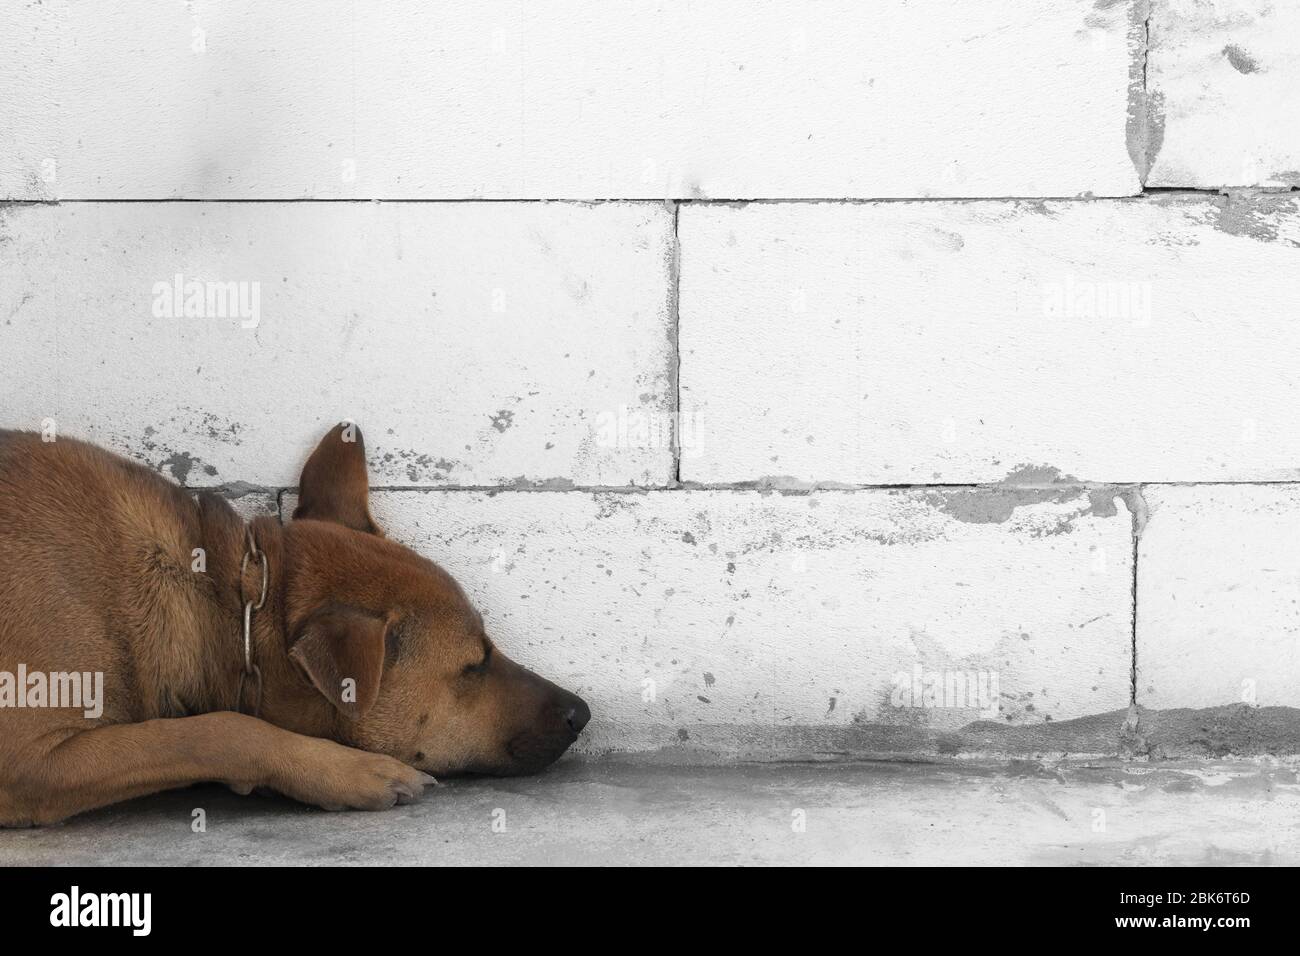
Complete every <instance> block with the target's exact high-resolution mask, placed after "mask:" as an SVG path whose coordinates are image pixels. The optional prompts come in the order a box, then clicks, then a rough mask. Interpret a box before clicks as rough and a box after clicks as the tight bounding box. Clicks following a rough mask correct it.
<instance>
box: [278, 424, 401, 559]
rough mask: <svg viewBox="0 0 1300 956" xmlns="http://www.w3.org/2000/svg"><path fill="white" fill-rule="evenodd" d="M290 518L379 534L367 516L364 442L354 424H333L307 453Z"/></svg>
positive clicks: (367, 493) (367, 488) (377, 528)
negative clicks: (312, 449) (313, 520)
mask: <svg viewBox="0 0 1300 956" xmlns="http://www.w3.org/2000/svg"><path fill="white" fill-rule="evenodd" d="M293 516H294V517H295V518H315V519H317V520H318V521H334V522H337V523H338V524H341V525H346V526H347V527H349V528H352V529H354V530H356V531H364V532H366V533H367V534H381V532H380V530H379V527H378V525H376V524H375V521H374V519H373V518H371V517H370V480H369V479H368V478H367V477H366V443H365V440H364V439H363V438H362V437H361V429H360V428H358V427H357V426H356V425H353V424H352V423H351V422H344V423H343V424H341V425H335V426H334V427H333V428H332V429H330V432H329V434H328V435H326V436H325V437H324V438H322V439H321V442H320V444H319V445H317V446H316V450H315V451H314V452H312V453H311V457H310V458H308V459H307V464H306V465H305V466H304V467H303V469H302V477H301V478H300V479H299V480H298V507H297V508H295V509H294V511H293Z"/></svg>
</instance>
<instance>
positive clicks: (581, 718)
mask: <svg viewBox="0 0 1300 956" xmlns="http://www.w3.org/2000/svg"><path fill="white" fill-rule="evenodd" d="M589 720H591V708H590V707H588V706H587V702H586V701H585V700H583V699H582V698H581V697H577V696H574V697H573V700H572V701H571V702H570V703H569V707H568V708H567V709H566V710H565V712H564V722H565V723H566V724H568V725H569V729H570V730H572V731H573V732H574V733H575V734H580V733H582V728H583V727H586V726H587V721H589Z"/></svg>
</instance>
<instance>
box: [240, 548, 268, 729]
mask: <svg viewBox="0 0 1300 956" xmlns="http://www.w3.org/2000/svg"><path fill="white" fill-rule="evenodd" d="M244 539H245V548H244V559H243V560H242V561H241V562H240V564H239V596H240V597H241V598H243V597H244V581H245V575H246V573H247V571H248V565H249V562H250V561H255V562H257V563H258V564H259V565H261V568H262V593H261V594H260V595H259V596H258V598H257V600H256V601H254V600H251V599H248V598H244V666H243V669H242V670H241V671H240V672H239V686H238V687H237V688H236V690H235V710H236V711H238V712H239V713H243V712H244V684H245V683H252V684H253V685H254V689H253V707H252V710H251V711H249V712H250V713H251V714H252V715H253V716H254V717H256V716H257V715H258V712H259V711H261V709H262V670H261V668H259V667H258V666H257V665H256V664H254V663H253V612H254V611H260V610H261V609H262V606H263V605H264V604H266V592H267V588H268V586H269V584H270V582H271V569H270V566H269V564H268V563H267V560H266V552H264V551H263V550H262V549H261V548H259V547H258V546H257V539H256V538H254V537H253V528H252V526H251V525H245V526H244Z"/></svg>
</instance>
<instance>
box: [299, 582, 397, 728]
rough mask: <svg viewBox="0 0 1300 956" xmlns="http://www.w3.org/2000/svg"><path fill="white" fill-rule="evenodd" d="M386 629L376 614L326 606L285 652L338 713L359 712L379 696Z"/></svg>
mask: <svg viewBox="0 0 1300 956" xmlns="http://www.w3.org/2000/svg"><path fill="white" fill-rule="evenodd" d="M387 632H388V621H387V620H386V619H385V618H382V617H380V616H379V615H377V614H371V613H370V612H369V611H363V610H361V609H360V608H355V607H349V606H343V605H329V606H327V607H323V608H321V609H320V610H318V611H316V612H315V613H314V614H312V615H311V616H310V617H308V618H307V620H306V621H304V622H303V625H302V627H301V628H299V629H298V634H297V638H296V640H295V641H294V643H293V647H292V648H290V650H289V657H290V658H291V659H292V660H293V661H294V662H295V663H296V664H297V665H298V666H299V667H301V668H302V669H303V671H304V672H305V673H306V674H307V677H308V678H309V679H310V680H311V682H312V684H314V685H315V687H316V689H317V690H318V691H320V692H321V693H322V694H324V695H325V699H326V700H328V701H329V702H330V703H331V704H333V705H334V706H335V707H337V708H338V709H339V711H340V712H341V713H343V714H344V715H346V716H348V717H353V718H355V717H360V716H361V715H362V714H364V713H365V712H366V711H367V710H369V709H370V705H371V704H373V703H374V702H375V698H376V697H378V696H379V681H380V678H381V677H383V674H384V639H385V636H386V635H387Z"/></svg>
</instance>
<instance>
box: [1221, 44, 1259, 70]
mask: <svg viewBox="0 0 1300 956" xmlns="http://www.w3.org/2000/svg"><path fill="white" fill-rule="evenodd" d="M1223 55H1224V56H1226V57H1227V58H1228V62H1229V63H1231V64H1232V68H1233V69H1234V70H1236V71H1237V72H1238V73H1245V74H1250V73H1258V72H1259V71H1260V65H1259V62H1258V61H1257V60H1256V59H1255V58H1254V57H1253V56H1251V55H1250V54H1249V53H1247V52H1246V51H1245V50H1243V49H1242V48H1241V47H1239V46H1237V45H1236V44H1235V43H1229V44H1228V45H1227V46H1225V47H1224V48H1223Z"/></svg>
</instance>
